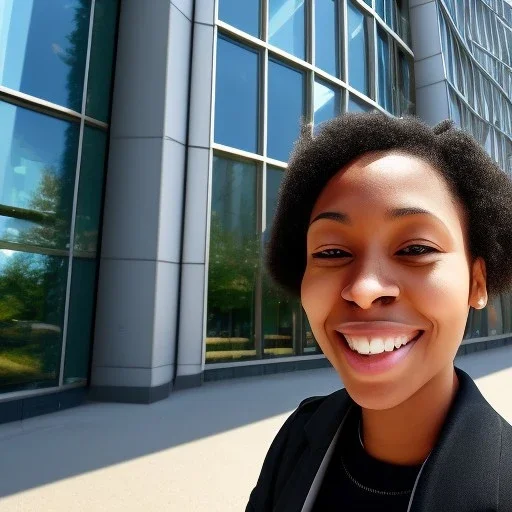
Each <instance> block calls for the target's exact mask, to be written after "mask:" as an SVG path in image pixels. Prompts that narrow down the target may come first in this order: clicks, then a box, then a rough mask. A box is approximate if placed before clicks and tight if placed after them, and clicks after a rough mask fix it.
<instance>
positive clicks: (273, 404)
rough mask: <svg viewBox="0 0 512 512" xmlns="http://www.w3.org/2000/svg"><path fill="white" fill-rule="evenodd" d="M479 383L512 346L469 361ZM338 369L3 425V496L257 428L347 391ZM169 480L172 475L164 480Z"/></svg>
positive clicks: (509, 357) (506, 362) (501, 364)
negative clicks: (313, 399)
mask: <svg viewBox="0 0 512 512" xmlns="http://www.w3.org/2000/svg"><path fill="white" fill-rule="evenodd" d="M457 365H458V366H460V367H461V368H462V369H464V370H466V371H467V372H468V373H470V375H472V376H473V377H474V378H478V377H481V376H483V375H487V374H490V373H494V372H497V371H499V370H502V369H505V368H509V367H512V346H508V347H503V348H497V349H494V350H490V351H485V352H477V353H474V354H470V355H467V356H463V357H462V358H460V359H459V360H458V361H457ZM340 385H341V384H340V381H339V379H338V377H337V375H336V373H335V372H334V370H332V369H321V370H311V371H302V372H295V373H289V374H280V375H272V376H266V377H259V378H247V379H241V380H236V381H223V382H217V383H209V384H207V385H204V386H203V387H201V388H197V389H192V390H186V391H180V392H177V393H175V394H173V395H171V396H170V397H169V398H168V399H167V400H164V401H161V402H157V403H155V404H151V405H124V404H104V403H90V404H87V405H85V406H82V407H78V408H75V409H70V410H67V411H63V412H60V413H55V414H51V415H47V416H43V417H39V418H33V419H30V420H26V421H24V422H16V423H13V424H8V425H3V426H0V474H1V475H2V477H1V478H0V496H7V495H10V494H13V493H17V492H20V491H23V490H27V489H31V488H34V487H38V486H41V485H45V484H48V483H52V482H55V481H58V480H61V479H64V478H70V477H73V476H75V475H80V474H82V473H85V472H89V471H94V470H97V469H101V468H104V467H107V466H110V465H113V464H118V463H122V462H125V461H128V460H131V459H134V458H137V457H141V456H146V455H150V454H152V453H155V452H158V451H161V450H166V449H169V448H172V447H176V446H179V445H182V444H183V443H188V442H192V441H195V440H199V439H202V438H205V437H208V436H212V435H215V434H218V433H221V432H226V431H229V430H231V429H234V428H237V427H242V426H245V425H250V424H252V423H254V422H258V421H261V420H264V419H267V418H270V417H273V416H276V415H280V414H286V413H288V412H289V411H292V410H293V409H294V408H295V407H296V406H297V404H298V403H299V402H300V401H301V400H302V399H304V398H305V397H308V396H312V395H323V394H328V393H330V392H332V391H334V390H335V389H338V388H339V387H340ZM163 478H165V475H163Z"/></svg>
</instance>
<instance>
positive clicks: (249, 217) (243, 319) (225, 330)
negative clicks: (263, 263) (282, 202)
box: [206, 156, 260, 362]
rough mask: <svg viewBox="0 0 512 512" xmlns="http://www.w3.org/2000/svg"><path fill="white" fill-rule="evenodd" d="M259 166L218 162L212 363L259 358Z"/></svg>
mask: <svg viewBox="0 0 512 512" xmlns="http://www.w3.org/2000/svg"><path fill="white" fill-rule="evenodd" d="M256 183H257V167H256V165H255V164H252V163H247V162H241V161H236V160H231V159H228V158H222V157H219V156H215V157H214V160H213V185H212V187H213V188H212V206H211V221H210V259H209V269H208V315H207V334H206V361H207V362H219V361H229V360H239V359H248V358H254V357H255V356H256V347H255V338H254V336H255V329H254V295H255V287H256V281H257V279H258V274H259V262H260V239H259V236H258V233H257V223H256V215H257V206H256Z"/></svg>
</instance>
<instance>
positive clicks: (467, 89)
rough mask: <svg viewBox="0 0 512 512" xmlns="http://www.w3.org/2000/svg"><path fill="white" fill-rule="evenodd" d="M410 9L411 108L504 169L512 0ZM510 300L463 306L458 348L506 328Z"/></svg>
mask: <svg viewBox="0 0 512 512" xmlns="http://www.w3.org/2000/svg"><path fill="white" fill-rule="evenodd" d="M411 15H412V24H413V27H412V31H413V34H414V37H415V39H416V41H417V42H418V44H419V41H420V40H424V41H426V40H427V38H429V40H430V43H429V45H426V44H422V45H421V46H420V48H421V50H420V51H421V54H420V55H418V52H417V51H416V60H417V62H416V71H417V73H416V87H417V96H418V100H419V101H418V115H419V116H420V117H423V118H425V119H427V120H428V121H429V122H430V123H435V122H438V121H440V120H442V119H445V118H451V119H453V120H454V121H455V123H456V124H457V125H458V126H459V127H460V128H462V129H464V130H466V131H468V132H470V133H471V134H472V135H473V136H474V137H475V138H476V139H477V140H478V141H479V142H480V144H481V145H482V146H483V147H485V149H486V150H487V152H488V153H489V154H490V155H491V156H492V157H493V158H494V159H495V160H496V162H497V163H498V164H499V166H500V167H501V168H502V169H503V170H504V171H505V172H507V173H508V174H510V175H512V6H511V5H510V4H509V3H507V2H506V1H505V0H460V1H459V0H457V1H455V0H450V1H445V0H442V1H438V2H430V3H427V4H424V5H421V6H418V7H417V8H415V9H411ZM425 19H426V20H427V23H426V24H425ZM427 27H430V28H427ZM431 27H436V32H437V33H438V34H439V36H438V37H437V38H432V28H431ZM468 179H471V176H468ZM511 300H512V297H511V296H509V295H502V296H501V297H496V298H494V299H493V300H491V301H490V303H489V304H488V306H487V308H485V309H484V310H478V311H477V310H473V309H471V312H470V316H469V320H468V324H467V326H466V333H465V339H466V350H470V349H472V347H473V346H476V344H477V342H478V341H479V340H482V339H485V338H487V339H490V338H492V339H493V340H494V341H493V344H494V345H497V344H500V343H501V341H500V340H503V339H506V338H507V337H508V336H510V333H511V332H512V323H511V322H512V304H511Z"/></svg>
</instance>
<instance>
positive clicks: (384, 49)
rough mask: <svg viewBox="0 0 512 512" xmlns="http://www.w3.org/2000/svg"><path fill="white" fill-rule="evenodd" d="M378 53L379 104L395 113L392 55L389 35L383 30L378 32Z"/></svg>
mask: <svg viewBox="0 0 512 512" xmlns="http://www.w3.org/2000/svg"><path fill="white" fill-rule="evenodd" d="M377 34H378V38H377V52H378V62H379V71H378V72H379V75H378V78H379V91H378V92H379V94H378V99H379V104H380V105H381V106H382V107H384V108H385V109H386V110H387V111H388V112H391V113H393V91H392V89H391V87H392V86H391V84H392V77H391V63H392V61H391V53H390V51H389V40H388V35H387V34H386V32H384V31H383V30H382V29H381V28H379V29H378V31H377Z"/></svg>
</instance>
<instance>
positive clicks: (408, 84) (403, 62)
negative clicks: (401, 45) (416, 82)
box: [398, 52, 415, 115]
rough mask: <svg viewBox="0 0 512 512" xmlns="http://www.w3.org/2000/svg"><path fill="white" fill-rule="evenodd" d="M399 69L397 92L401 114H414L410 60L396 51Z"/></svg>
mask: <svg viewBox="0 0 512 512" xmlns="http://www.w3.org/2000/svg"><path fill="white" fill-rule="evenodd" d="M398 65H399V67H400V69H399V72H400V73H399V74H400V76H399V88H400V90H399V94H400V113H401V115H406V114H414V110H415V108H414V103H413V101H412V80H411V75H412V66H413V64H412V62H411V61H410V60H409V59H408V58H407V57H406V56H405V55H404V54H403V53H402V52H398Z"/></svg>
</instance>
